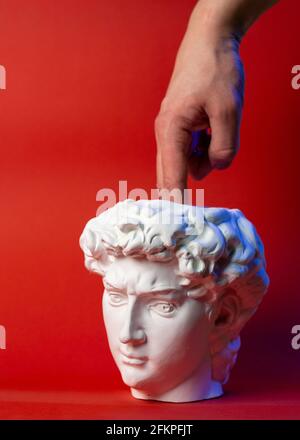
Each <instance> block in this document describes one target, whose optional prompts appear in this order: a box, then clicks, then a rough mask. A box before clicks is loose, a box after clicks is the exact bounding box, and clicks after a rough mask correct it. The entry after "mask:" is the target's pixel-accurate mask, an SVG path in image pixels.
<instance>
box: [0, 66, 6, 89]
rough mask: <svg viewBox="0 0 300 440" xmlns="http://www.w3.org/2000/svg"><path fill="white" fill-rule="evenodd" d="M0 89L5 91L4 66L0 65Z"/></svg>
mask: <svg viewBox="0 0 300 440" xmlns="http://www.w3.org/2000/svg"><path fill="white" fill-rule="evenodd" d="M0 89H1V90H5V89H6V70H5V67H4V66H1V65H0Z"/></svg>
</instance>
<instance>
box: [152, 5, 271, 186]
mask: <svg viewBox="0 0 300 440" xmlns="http://www.w3.org/2000/svg"><path fill="white" fill-rule="evenodd" d="M271 3H274V0H264V1H261V2H260V3H259V2H257V1H253V0H251V2H250V0H226V2H225V1H224V0H220V1H219V2H212V1H211V0H202V1H199V2H198V4H197V6H196V8H195V9H194V11H193V14H192V16H191V19H190V22H189V25H188V28H187V32H186V34H185V36H184V39H183V41H182V43H181V46H180V49H179V51H178V54H177V57H176V62H175V67H174V71H173V74H172V77H171V80H170V83H169V87H168V89H167V92H166V95H165V97H164V99H163V101H162V103H161V108H160V111H159V114H158V116H157V117H156V120H155V135H156V141H157V187H158V188H159V189H167V190H172V189H174V188H179V189H180V190H181V191H182V190H183V189H184V188H186V187H187V176H188V174H191V175H192V176H193V177H194V178H196V179H202V178H203V177H204V176H206V175H207V174H208V173H209V172H210V171H211V170H212V169H214V168H218V169H223V168H227V167H228V166H229V165H230V164H231V162H232V160H233V158H234V157H235V155H236V153H237V151H238V148H239V132H240V122H241V113H242V106H243V94H244V73H243V65H242V61H241V58H240V55H239V45H240V40H241V36H242V35H243V34H244V33H245V32H246V30H247V28H248V27H249V26H250V25H251V24H252V22H253V21H254V20H255V19H256V18H257V16H258V15H259V13H261V12H262V10H263V9H266V8H267V6H270V4H271ZM230 7H231V9H230ZM207 128H209V129H210V130H211V141H210V144H209V146H208V148H206V149H204V150H203V151H202V154H199V152H197V151H192V146H191V141H192V133H193V132H195V131H197V130H204V129H207ZM199 147H200V148H201V145H200V146H199Z"/></svg>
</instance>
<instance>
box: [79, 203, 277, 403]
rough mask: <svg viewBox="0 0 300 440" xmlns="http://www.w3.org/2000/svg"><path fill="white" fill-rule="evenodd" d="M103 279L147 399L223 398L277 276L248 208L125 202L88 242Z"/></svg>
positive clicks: (137, 390) (112, 329)
mask: <svg viewBox="0 0 300 440" xmlns="http://www.w3.org/2000/svg"><path fill="white" fill-rule="evenodd" d="M80 246H81V248H82V250H83V252H84V256H85V266H86V268H87V269H88V270H89V271H92V272H96V273H97V274H99V275H101V276H102V277H103V284H104V293H103V300H102V304H103V316H104V322H105V327H106V331H107V336H108V342H109V346H110V350H111V352H112V355H113V358H114V360H115V362H116V364H117V366H118V368H119V370H120V372H121V375H122V379H123V381H124V382H125V384H127V385H128V386H129V387H130V388H131V393H132V395H133V396H134V397H136V398H139V399H152V400H159V401H166V402H190V401H196V400H202V399H209V398H213V397H218V396H220V395H222V394H223V389H222V384H224V383H225V382H226V381H227V380H228V378H229V374H230V370H231V368H232V367H233V365H234V363H235V361H236V358H237V354H238V350H239V348H240V332H241V329H242V328H243V326H244V325H245V323H246V322H247V321H248V319H249V318H251V316H252V315H253V314H254V312H255V311H256V309H257V307H258V305H259V303H260V302H261V300H262V298H263V295H264V293H265V292H266V290H267V287H268V283H269V279H268V276H267V273H266V270H265V258H264V250H263V245H262V242H261V240H260V238H259V236H258V234H257V232H256V230H255V228H254V226H253V225H252V223H250V222H249V221H248V220H247V219H246V218H245V216H244V215H243V214H242V212H241V211H239V210H237V209H225V208H204V209H200V208H196V207H192V206H190V205H180V204H176V203H173V202H169V201H166V200H139V201H133V200H125V201H123V202H119V203H117V204H116V205H115V206H114V207H112V208H110V209H108V210H107V211H105V212H103V213H101V214H100V215H98V216H97V217H95V218H93V219H91V220H90V221H89V222H88V223H87V224H86V226H85V228H84V231H83V233H82V235H81V237H80Z"/></svg>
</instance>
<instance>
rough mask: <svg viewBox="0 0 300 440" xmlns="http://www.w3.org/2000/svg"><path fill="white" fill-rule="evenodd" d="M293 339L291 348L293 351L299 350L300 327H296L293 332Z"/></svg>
mask: <svg viewBox="0 0 300 440" xmlns="http://www.w3.org/2000/svg"><path fill="white" fill-rule="evenodd" d="M291 333H292V335H294V336H293V337H292V340H291V346H292V348H293V350H299V349H300V325H294V326H293V328H292V330H291Z"/></svg>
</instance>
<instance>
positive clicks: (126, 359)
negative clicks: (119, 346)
mask: <svg viewBox="0 0 300 440" xmlns="http://www.w3.org/2000/svg"><path fill="white" fill-rule="evenodd" d="M120 353H121V360H122V362H123V363H124V364H127V365H143V364H144V363H145V362H146V361H147V359H148V358H147V357H146V356H139V357H138V356H134V355H132V354H125V353H123V352H122V351H121V352H120Z"/></svg>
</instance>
